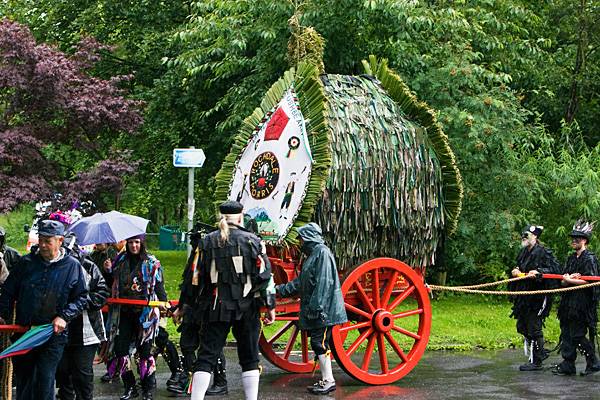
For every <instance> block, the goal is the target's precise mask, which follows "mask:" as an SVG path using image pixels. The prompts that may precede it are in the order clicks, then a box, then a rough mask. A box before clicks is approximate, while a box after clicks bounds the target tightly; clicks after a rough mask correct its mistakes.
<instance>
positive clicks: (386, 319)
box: [373, 310, 394, 332]
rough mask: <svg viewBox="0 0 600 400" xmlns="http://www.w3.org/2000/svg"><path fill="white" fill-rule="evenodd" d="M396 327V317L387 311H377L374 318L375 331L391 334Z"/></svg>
mask: <svg viewBox="0 0 600 400" xmlns="http://www.w3.org/2000/svg"><path fill="white" fill-rule="evenodd" d="M393 327H394V315H393V314H392V313H391V312H389V311H387V310H377V311H376V312H375V314H374V316H373V329H375V330H376V331H377V332H389V331H391V330H392V328H393Z"/></svg>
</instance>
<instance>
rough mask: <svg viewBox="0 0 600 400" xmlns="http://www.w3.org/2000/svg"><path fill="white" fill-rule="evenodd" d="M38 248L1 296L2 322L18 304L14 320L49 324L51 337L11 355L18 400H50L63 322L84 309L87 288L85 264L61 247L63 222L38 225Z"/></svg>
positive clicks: (15, 272) (11, 277) (23, 261)
mask: <svg viewBox="0 0 600 400" xmlns="http://www.w3.org/2000/svg"><path fill="white" fill-rule="evenodd" d="M38 234H39V247H34V248H32V252H31V253H30V254H27V255H26V256H24V257H22V258H21V260H20V261H19V263H18V264H17V266H16V268H14V269H13V271H12V272H11V274H10V275H9V276H8V279H7V280H6V282H4V286H3V287H2V295H1V296H0V317H1V318H0V324H4V323H5V319H6V318H8V317H9V316H10V314H11V310H12V309H13V306H14V305H15V303H16V322H17V324H19V325H24V326H32V325H44V324H52V326H53V329H54V335H52V337H51V338H50V339H49V340H48V341H47V342H46V343H45V344H43V345H41V346H39V347H37V348H35V349H34V350H32V351H31V352H29V353H27V354H25V355H21V356H18V357H15V358H14V359H13V364H14V368H15V375H16V384H17V400H26V399H31V400H52V399H54V376H55V374H56V368H57V366H58V363H59V361H60V359H61V357H62V354H63V350H64V348H65V346H66V344H67V341H68V336H67V331H66V328H67V324H68V323H69V322H71V321H72V320H74V319H75V318H77V317H78V316H79V315H80V314H81V313H82V312H83V310H84V309H85V308H86V305H87V301H88V290H87V287H86V282H85V277H84V273H83V268H82V267H81V264H80V263H79V261H77V260H76V259H75V258H73V257H71V256H69V255H68V254H67V252H66V250H65V249H64V248H63V247H62V243H63V240H64V226H63V224H61V223H60V222H58V221H50V220H43V221H40V222H39V223H38Z"/></svg>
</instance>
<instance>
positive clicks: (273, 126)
mask: <svg viewBox="0 0 600 400" xmlns="http://www.w3.org/2000/svg"><path fill="white" fill-rule="evenodd" d="M289 120H290V117H288V116H287V114H286V113H285V111H283V109H282V108H281V107H279V108H278V109H277V111H275V112H274V113H273V116H272V117H271V119H270V120H269V123H268V124H267V129H266V130H265V141H266V140H279V138H280V137H281V133H282V132H283V130H284V129H285V126H286V125H287V123H288V121H289Z"/></svg>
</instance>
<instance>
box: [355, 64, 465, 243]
mask: <svg viewBox="0 0 600 400" xmlns="http://www.w3.org/2000/svg"><path fill="white" fill-rule="evenodd" d="M363 66H364V68H365V72H366V73H367V74H369V75H373V76H375V77H377V79H379V81H380V82H381V85H382V86H383V87H384V88H385V90H386V91H387V92H388V93H389V95H390V97H392V98H393V99H394V101H395V102H396V103H397V104H399V105H400V107H401V108H402V111H403V112H404V113H405V114H406V116H407V117H408V118H409V119H411V120H414V121H417V122H418V123H419V124H420V125H421V126H422V127H423V128H425V130H426V133H427V139H428V141H429V143H431V146H432V148H433V150H434V151H435V153H436V156H437V158H438V159H439V160H440V164H441V168H442V176H443V181H444V208H445V212H446V215H447V217H446V218H447V221H446V231H447V232H448V233H449V234H452V233H454V232H456V228H457V226H458V217H459V215H460V211H461V209H462V200H463V192H464V188H463V183H462V177H461V174H460V171H459V170H458V165H457V162H456V157H455V155H454V152H453V151H452V149H451V148H450V142H449V139H448V136H447V135H446V134H445V133H444V131H443V130H442V126H441V124H440V123H439V122H438V121H437V117H436V115H435V112H434V111H433V110H432V109H431V108H429V106H428V105H427V104H426V103H425V102H422V101H419V100H418V99H417V97H416V96H415V95H414V94H413V93H412V91H411V90H410V88H409V87H408V86H407V85H406V83H404V81H403V80H402V78H400V76H398V75H397V74H396V73H395V72H394V71H393V70H391V69H390V68H388V61H387V60H386V59H381V60H378V59H377V58H376V57H375V56H373V55H371V56H370V57H369V61H368V62H367V61H366V60H363Z"/></svg>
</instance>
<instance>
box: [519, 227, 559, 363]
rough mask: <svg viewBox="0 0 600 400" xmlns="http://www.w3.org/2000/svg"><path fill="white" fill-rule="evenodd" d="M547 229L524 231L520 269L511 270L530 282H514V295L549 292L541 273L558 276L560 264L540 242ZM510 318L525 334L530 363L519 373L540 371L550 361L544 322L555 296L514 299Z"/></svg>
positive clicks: (524, 280)
mask: <svg viewBox="0 0 600 400" xmlns="http://www.w3.org/2000/svg"><path fill="white" fill-rule="evenodd" d="M543 229H544V227H542V226H536V225H528V226H526V227H525V229H524V230H523V232H521V251H520V252H519V255H518V256H517V266H516V267H515V268H514V269H513V270H512V271H511V275H512V276H513V277H518V276H520V275H521V274H527V275H528V277H529V278H528V279H523V280H520V281H516V282H511V283H510V284H509V286H508V288H509V290H512V291H515V292H521V291H532V290H543V289H548V287H547V284H548V281H547V280H546V281H544V280H543V279H541V274H558V273H559V272H560V264H559V263H558V261H556V258H554V256H553V255H552V252H551V251H550V250H548V249H546V248H545V247H544V246H543V245H542V244H541V243H540V241H539V237H540V235H541V234H542V230H543ZM512 301H513V307H512V314H511V316H512V317H514V318H516V319H517V332H519V333H520V334H521V335H523V340H524V348H525V354H526V355H529V361H528V362H527V363H525V364H523V365H521V366H520V367H519V370H520V371H540V370H542V369H543V367H542V361H543V360H544V359H545V358H547V354H546V352H545V350H544V332H543V331H542V327H543V326H544V319H545V318H546V317H547V316H548V315H550V308H551V306H552V297H550V296H549V295H545V294H539V295H530V296H512Z"/></svg>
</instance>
